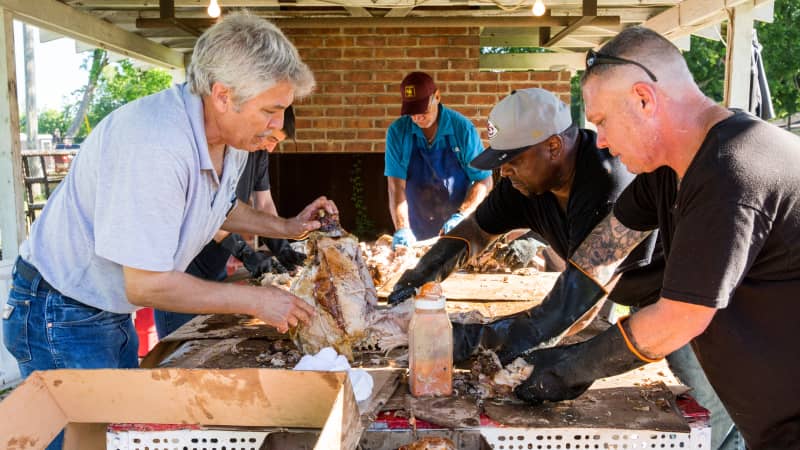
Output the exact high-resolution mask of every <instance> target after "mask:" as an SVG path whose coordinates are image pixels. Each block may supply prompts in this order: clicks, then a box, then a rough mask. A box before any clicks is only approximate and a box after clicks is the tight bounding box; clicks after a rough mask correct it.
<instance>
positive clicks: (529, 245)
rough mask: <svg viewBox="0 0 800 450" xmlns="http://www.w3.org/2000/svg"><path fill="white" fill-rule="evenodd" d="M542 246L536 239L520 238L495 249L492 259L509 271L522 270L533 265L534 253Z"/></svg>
mask: <svg viewBox="0 0 800 450" xmlns="http://www.w3.org/2000/svg"><path fill="white" fill-rule="evenodd" d="M542 246H543V244H542V243H541V242H539V241H537V240H536V239H534V238H529V237H525V236H522V237H519V238H517V239H514V240H513V241H511V242H509V243H508V245H506V246H505V247H502V248H499V249H497V250H496V251H495V254H494V258H495V259H496V260H498V261H502V262H503V264H505V266H506V267H508V268H509V269H511V270H517V269H522V268H524V267H529V266H531V265H533V260H534V258H536V252H537V251H538V250H539V247H542Z"/></svg>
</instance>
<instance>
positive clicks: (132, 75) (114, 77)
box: [89, 59, 172, 126]
mask: <svg viewBox="0 0 800 450" xmlns="http://www.w3.org/2000/svg"><path fill="white" fill-rule="evenodd" d="M171 84H172V75H170V74H169V73H168V72H166V71H164V70H161V69H149V70H142V69H140V68H137V67H134V66H133V63H131V61H130V60H127V59H126V60H122V61H120V62H119V63H117V64H112V65H109V66H107V67H106V68H105V69H104V70H103V72H102V74H101V75H100V80H99V82H98V85H97V91H96V92H95V96H94V100H93V101H92V106H91V108H90V109H89V123H90V124H92V126H94V125H96V124H97V123H99V122H100V121H101V120H103V118H104V117H105V116H107V115H108V114H109V113H110V112H111V111H113V110H115V109H117V108H119V107H120V106H122V105H124V104H126V103H129V102H131V101H133V100H136V99H137V98H141V97H145V96H147V95H150V94H154V93H156V92H159V91H162V90H164V89H166V88H168V87H170V85H171Z"/></svg>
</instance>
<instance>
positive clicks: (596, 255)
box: [572, 214, 651, 285]
mask: <svg viewBox="0 0 800 450" xmlns="http://www.w3.org/2000/svg"><path fill="white" fill-rule="evenodd" d="M650 233H651V232H650V231H634V230H631V229H630V228H628V227H626V226H625V225H623V224H621V223H620V222H619V221H618V220H617V219H616V218H615V217H614V215H613V214H609V215H608V217H606V218H605V219H603V221H602V222H600V223H599V224H597V226H596V227H594V230H592V232H591V233H590V234H589V236H588V237H587V238H586V239H585V240H584V241H583V242H582V243H581V245H580V247H578V249H577V250H576V251H575V254H573V255H572V262H573V263H574V264H575V265H576V266H578V267H579V268H581V269H582V270H583V271H584V272H585V273H586V274H587V275H589V276H591V277H592V278H594V279H595V280H596V281H598V282H599V283H600V284H602V285H605V284H606V283H608V282H609V281H610V280H611V277H612V276H613V275H614V270H615V269H616V268H617V266H618V265H619V263H621V262H622V261H623V260H624V259H625V257H626V256H628V253H630V252H631V251H632V250H633V249H634V248H636V246H637V245H639V243H641V242H642V241H643V240H644V239H645V238H646V237H647V236H648V235H650Z"/></svg>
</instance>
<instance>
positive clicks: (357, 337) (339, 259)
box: [290, 217, 413, 360]
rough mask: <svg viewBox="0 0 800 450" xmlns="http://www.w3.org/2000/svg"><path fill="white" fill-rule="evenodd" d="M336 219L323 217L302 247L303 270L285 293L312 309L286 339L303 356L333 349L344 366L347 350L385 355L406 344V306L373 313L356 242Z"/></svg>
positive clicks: (368, 283) (367, 274) (349, 355)
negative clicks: (306, 321)
mask: <svg viewBox="0 0 800 450" xmlns="http://www.w3.org/2000/svg"><path fill="white" fill-rule="evenodd" d="M337 219H338V218H336V217H325V218H323V219H322V222H323V226H322V227H321V228H320V230H319V231H315V232H312V233H311V234H309V236H308V241H307V243H306V254H307V255H308V258H307V259H306V264H305V266H304V267H303V269H302V270H301V272H300V274H299V275H298V277H297V278H296V279H295V281H294V282H293V283H292V286H291V288H290V291H291V292H292V293H293V294H295V295H296V296H298V297H300V298H302V299H303V300H305V301H306V302H308V303H309V304H310V305H312V306H314V308H315V309H316V311H317V314H316V315H314V316H313V317H312V318H311V323H309V324H308V325H299V326H297V327H295V328H294V329H293V330H292V332H291V336H292V339H293V340H294V342H295V344H296V345H297V347H298V348H299V349H300V350H301V351H302V352H303V353H317V352H318V351H319V350H320V349H322V348H324V347H333V348H335V349H336V351H337V352H338V353H340V354H343V355H345V356H346V357H347V358H348V359H349V360H352V359H353V350H356V349H375V350H384V351H389V350H391V349H392V348H395V347H399V346H405V345H407V344H408V335H407V332H408V322H409V320H410V319H411V314H412V312H413V306H412V302H411V301H406V302H405V304H403V305H399V306H397V307H394V308H391V309H389V308H380V307H378V296H377V293H376V291H375V285H374V284H373V283H372V277H371V276H370V272H369V269H368V268H367V265H366V264H365V262H364V258H363V256H362V254H361V250H360V248H359V245H358V239H357V238H356V237H355V236H353V235H351V234H349V233H347V232H345V231H344V230H342V229H341V227H340V226H339V224H338V220H337Z"/></svg>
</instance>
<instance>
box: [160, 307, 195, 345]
mask: <svg viewBox="0 0 800 450" xmlns="http://www.w3.org/2000/svg"><path fill="white" fill-rule="evenodd" d="M194 317H195V315H194V314H187V313H178V312H172V311H162V310H160V309H154V310H153V319H155V322H156V333H158V338H159V339H164V337H166V336H167V335H169V334H171V333H172V332H173V331H175V330H177V329H178V328H180V327H181V325H183V324H185V323H186V322H188V321H190V320H192V319H194Z"/></svg>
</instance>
